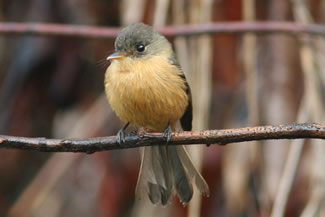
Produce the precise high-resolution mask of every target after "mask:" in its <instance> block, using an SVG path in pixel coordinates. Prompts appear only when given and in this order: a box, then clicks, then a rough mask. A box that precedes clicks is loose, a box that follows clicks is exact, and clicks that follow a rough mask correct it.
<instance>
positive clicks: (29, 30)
mask: <svg viewBox="0 0 325 217" xmlns="http://www.w3.org/2000/svg"><path fill="white" fill-rule="evenodd" d="M158 30H159V31H160V32H161V33H162V34H164V35H166V36H191V35H201V34H235V33H244V32H253V33H290V34H300V33H308V34H314V35H321V36H324V35H325V25H320V24H302V23H294V22H218V23H209V24H191V25H178V26H168V27H164V28H159V29H158ZM119 31H120V28H116V27H98V26H97V27H96V26H83V25H67V24H51V23H0V34H28V35H47V36H68V37H81V38H115V37H116V36H117V34H118V33H119Z"/></svg>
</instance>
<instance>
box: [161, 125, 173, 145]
mask: <svg viewBox="0 0 325 217" xmlns="http://www.w3.org/2000/svg"><path fill="white" fill-rule="evenodd" d="M172 133H173V130H172V127H171V126H170V124H168V127H167V128H166V129H165V131H164V135H163V136H164V137H165V138H166V140H167V143H169V142H170V140H171V138H172Z"/></svg>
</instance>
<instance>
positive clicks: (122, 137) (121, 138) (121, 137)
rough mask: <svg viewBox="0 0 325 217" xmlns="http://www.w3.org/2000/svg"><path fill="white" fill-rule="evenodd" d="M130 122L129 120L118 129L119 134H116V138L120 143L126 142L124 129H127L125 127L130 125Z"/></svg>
mask: <svg viewBox="0 0 325 217" xmlns="http://www.w3.org/2000/svg"><path fill="white" fill-rule="evenodd" d="M129 124H130V122H127V123H126V124H125V126H124V127H122V128H121V129H120V130H119V131H118V133H117V135H116V140H117V142H118V143H119V144H122V143H124V142H125V134H124V131H125V129H126V128H127V127H128V126H129Z"/></svg>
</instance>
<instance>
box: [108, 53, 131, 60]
mask: <svg viewBox="0 0 325 217" xmlns="http://www.w3.org/2000/svg"><path fill="white" fill-rule="evenodd" d="M125 57H127V56H126V55H123V54H121V53H119V52H115V53H112V54H111V55H109V56H108V57H107V58H106V60H121V59H124V58H125Z"/></svg>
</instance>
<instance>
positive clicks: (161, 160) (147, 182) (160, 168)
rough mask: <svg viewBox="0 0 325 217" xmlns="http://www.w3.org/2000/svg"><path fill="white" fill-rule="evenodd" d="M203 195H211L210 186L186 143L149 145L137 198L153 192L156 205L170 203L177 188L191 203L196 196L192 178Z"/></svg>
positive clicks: (144, 153)
mask: <svg viewBox="0 0 325 217" xmlns="http://www.w3.org/2000/svg"><path fill="white" fill-rule="evenodd" d="M193 178H194V180H195V183H196V185H197V187H198V189H199V190H200V192H201V193H202V194H205V195H209V187H208V185H207V184H206V182H205V181H204V179H203V177H202V176H201V175H200V173H199V172H198V171H197V170H196V169H195V167H194V165H193V163H192V161H191V159H190V158H189V155H188V154H187V152H186V150H185V148H184V147H183V146H152V147H145V148H144V150H143V153H142V161H141V167H140V173H139V177H138V183H137V187H136V197H137V198H138V199H141V198H144V197H145V196H146V195H149V198H150V200H151V202H152V203H153V204H159V203H160V204H162V205H165V204H167V202H168V200H169V198H170V196H171V195H172V194H173V192H174V189H175V191H176V192H177V194H178V197H179V198H180V200H181V202H182V203H183V204H187V203H188V202H189V201H190V200H191V198H192V195H193V188H192V179H193Z"/></svg>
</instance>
